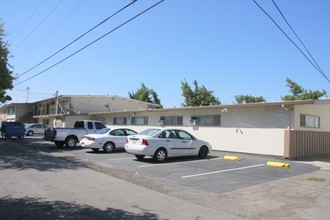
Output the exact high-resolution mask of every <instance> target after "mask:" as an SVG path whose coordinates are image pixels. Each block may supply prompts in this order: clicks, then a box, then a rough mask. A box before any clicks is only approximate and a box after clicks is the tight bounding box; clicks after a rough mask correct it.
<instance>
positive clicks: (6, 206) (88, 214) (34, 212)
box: [0, 197, 159, 220]
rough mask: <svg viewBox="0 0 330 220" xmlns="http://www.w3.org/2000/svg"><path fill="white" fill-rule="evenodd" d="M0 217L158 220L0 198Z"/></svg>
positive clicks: (70, 205) (153, 216)
mask: <svg viewBox="0 0 330 220" xmlns="http://www.w3.org/2000/svg"><path fill="white" fill-rule="evenodd" d="M0 216H1V219H3V220H7V219H8V220H9V219H10V220H11V219H25V220H30V219H80V220H82V219H98V220H102V219H136V220H142V219H146V220H148V219H150V220H152V219H159V218H158V217H157V215H156V214H153V213H149V212H147V211H145V210H143V212H142V213H141V214H135V213H131V212H127V211H125V210H122V209H114V208H107V209H105V210H104V209H98V208H94V207H92V206H88V205H79V204H74V203H68V202H62V201H43V200H42V198H38V199H37V198H29V197H24V198H8V197H5V198H0Z"/></svg>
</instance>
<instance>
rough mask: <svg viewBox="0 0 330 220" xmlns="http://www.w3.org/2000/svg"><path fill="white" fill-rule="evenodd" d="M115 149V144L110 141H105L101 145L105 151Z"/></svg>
mask: <svg viewBox="0 0 330 220" xmlns="http://www.w3.org/2000/svg"><path fill="white" fill-rule="evenodd" d="M113 149H115V145H114V143H112V142H107V143H105V144H104V145H103V150H104V151H105V152H107V153H110V152H112V151H113Z"/></svg>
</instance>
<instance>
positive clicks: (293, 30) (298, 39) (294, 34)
mask: <svg viewBox="0 0 330 220" xmlns="http://www.w3.org/2000/svg"><path fill="white" fill-rule="evenodd" d="M272 2H273V4H274V5H275V7H276V8H277V10H278V11H279V13H280V14H281V16H282V18H283V19H284V21H285V22H286V24H287V25H288V26H289V27H290V29H291V31H292V32H293V33H294V35H295V36H296V37H297V39H298V40H299V42H300V43H301V44H302V46H303V47H304V48H305V50H306V51H307V53H308V54H309V56H310V57H311V58H312V60H313V61H314V63H315V65H316V66H317V67H318V69H319V71H320V72H321V73H322V74H324V72H323V71H322V69H321V67H320V66H319V65H318V63H317V62H316V60H315V59H314V57H313V56H312V54H311V53H310V52H309V50H308V49H307V47H306V46H305V44H304V43H303V42H302V40H301V39H300V37H299V36H298V34H297V33H296V32H295V31H294V30H293V28H292V26H291V25H290V24H289V22H288V20H287V19H286V17H285V16H284V14H283V13H282V11H281V9H280V8H279V7H278V6H277V4H276V3H275V1H274V0H272Z"/></svg>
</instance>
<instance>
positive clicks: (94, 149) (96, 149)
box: [92, 148, 100, 152]
mask: <svg viewBox="0 0 330 220" xmlns="http://www.w3.org/2000/svg"><path fill="white" fill-rule="evenodd" d="M92 150H93V151H94V152H98V151H99V150H100V149H98V148H92Z"/></svg>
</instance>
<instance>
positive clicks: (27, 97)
mask: <svg viewBox="0 0 330 220" xmlns="http://www.w3.org/2000/svg"><path fill="white" fill-rule="evenodd" d="M29 96H30V87H26V103H29Z"/></svg>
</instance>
